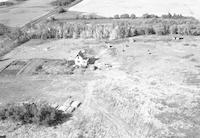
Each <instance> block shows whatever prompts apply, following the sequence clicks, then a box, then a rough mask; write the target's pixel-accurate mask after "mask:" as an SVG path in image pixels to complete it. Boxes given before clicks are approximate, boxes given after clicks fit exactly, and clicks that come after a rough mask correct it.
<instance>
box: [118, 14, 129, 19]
mask: <svg viewBox="0 0 200 138" xmlns="http://www.w3.org/2000/svg"><path fill="white" fill-rule="evenodd" d="M120 18H121V19H128V18H130V17H129V15H128V14H122V15H120Z"/></svg>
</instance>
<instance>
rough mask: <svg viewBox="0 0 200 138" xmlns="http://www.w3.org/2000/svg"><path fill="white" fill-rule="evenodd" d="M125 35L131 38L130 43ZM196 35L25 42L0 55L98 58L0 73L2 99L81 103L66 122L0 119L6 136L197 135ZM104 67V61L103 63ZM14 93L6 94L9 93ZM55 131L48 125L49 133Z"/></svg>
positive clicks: (120, 137) (199, 83)
mask: <svg viewBox="0 0 200 138" xmlns="http://www.w3.org/2000/svg"><path fill="white" fill-rule="evenodd" d="M131 39H135V42H132V41H131ZM199 42H200V39H199V37H194V36H187V37H186V36H185V37H184V40H173V39H172V37H171V36H138V37H134V38H129V39H124V40H116V41H110V42H109V45H111V46H112V47H109V46H107V45H108V44H105V43H104V42H103V41H97V40H92V39H87V40H83V39H78V40H77V39H61V40H48V41H46V40H31V41H29V42H27V43H25V44H23V45H22V46H20V47H18V48H16V49H14V50H13V51H12V52H10V53H8V54H7V55H6V56H5V57H4V59H9V60H6V61H3V62H2V61H1V62H0V66H1V67H3V64H4V66H5V65H6V64H5V62H9V61H13V60H28V59H35V58H37V59H68V60H71V59H73V58H74V57H75V56H76V54H77V52H78V51H79V50H80V49H86V51H88V53H89V55H91V56H94V57H98V58H99V60H98V61H97V64H99V65H101V66H99V67H100V68H99V69H97V70H91V69H90V68H88V69H86V70H85V71H83V70H82V71H81V70H77V71H76V72H74V74H73V75H55V74H49V75H44V74H43V75H42V74H41V75H40V74H38V75H37V74H35V75H31V74H28V75H19V76H12V75H8V76H4V75H3V74H0V75H3V76H1V77H0V84H1V85H0V95H2V96H1V99H0V101H1V103H2V104H5V103H7V102H11V101H12V102H20V101H24V100H30V99H31V100H35V101H40V100H46V101H48V102H50V103H63V102H64V101H65V100H66V99H67V98H68V97H69V96H72V97H73V98H75V99H77V100H79V101H81V102H82V103H83V104H82V105H81V107H80V109H78V110H77V111H76V112H75V113H73V117H72V118H71V119H70V121H67V122H66V123H64V124H62V125H59V126H58V127H56V128H46V127H40V128H38V127H37V126H34V125H26V126H21V127H20V128H18V127H17V126H16V125H15V124H13V123H12V122H1V123H0V127H1V130H0V134H5V135H7V136H8V137H36V136H37V137H44V136H48V137H81V136H82V137H96V138H99V137H116V138H125V137H126V138H128V137H130V138H132V137H136V138H142V137H144V138H147V137H152V136H153V137H154V138H160V137H180V138H185V137H199V136H200V134H199V127H200V126H199V112H200V111H199V102H198V101H199V91H200V80H199V73H200V72H199V71H200V68H199V67H200V62H199V59H200V55H199V50H200V45H199ZM104 65H105V66H104ZM11 95H12V96H11ZM52 130H53V131H52Z"/></svg>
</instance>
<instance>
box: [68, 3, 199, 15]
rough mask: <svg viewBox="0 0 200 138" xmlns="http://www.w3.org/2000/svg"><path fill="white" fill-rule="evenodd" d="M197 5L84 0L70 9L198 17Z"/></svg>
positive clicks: (104, 12)
mask: <svg viewBox="0 0 200 138" xmlns="http://www.w3.org/2000/svg"><path fill="white" fill-rule="evenodd" d="M199 5H200V1H199V0H192V1H191V0H184V1H180V0H167V1H158V0H149V1H147V0H84V1H83V2H81V3H80V4H78V5H76V6H74V7H72V8H71V10H74V11H81V12H89V13H96V14H98V15H102V16H106V17H110V16H113V15H115V14H123V13H128V14H131V13H134V14H136V15H137V16H141V15H142V14H144V13H152V14H157V15H161V14H165V13H168V12H170V13H181V14H183V15H186V16H195V17H197V18H199V19H200V10H199Z"/></svg>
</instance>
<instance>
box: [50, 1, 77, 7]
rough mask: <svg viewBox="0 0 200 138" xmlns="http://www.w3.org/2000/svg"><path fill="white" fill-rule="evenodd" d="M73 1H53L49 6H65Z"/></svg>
mask: <svg viewBox="0 0 200 138" xmlns="http://www.w3.org/2000/svg"><path fill="white" fill-rule="evenodd" d="M74 1H75V0H56V1H53V2H52V3H51V4H52V5H53V6H67V5H69V4H71V3H72V2H74Z"/></svg>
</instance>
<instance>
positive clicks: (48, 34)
mask: <svg viewBox="0 0 200 138" xmlns="http://www.w3.org/2000/svg"><path fill="white" fill-rule="evenodd" d="M26 33H27V35H28V36H29V38H32V39H51V38H57V39H60V38H95V39H119V38H127V37H133V36H138V35H154V34H155V35H168V34H180V35H194V36H198V35H200V23H199V21H197V20H193V19H160V18H156V19H148V20H142V19H138V20H131V21H113V22H112V23H102V24H96V23H91V24H88V23H84V22H83V23H78V22H71V23H66V22H58V21H54V22H46V23H43V24H38V25H35V26H32V27H30V28H27V31H26Z"/></svg>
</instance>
